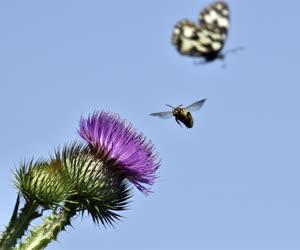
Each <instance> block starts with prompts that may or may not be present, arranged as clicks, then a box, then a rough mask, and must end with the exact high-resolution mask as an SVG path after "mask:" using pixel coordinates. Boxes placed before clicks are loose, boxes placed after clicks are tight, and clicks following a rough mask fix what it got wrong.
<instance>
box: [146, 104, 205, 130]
mask: <svg viewBox="0 0 300 250" xmlns="http://www.w3.org/2000/svg"><path fill="white" fill-rule="evenodd" d="M205 100H206V99H202V100H200V101H197V102H194V103H192V104H191V105H189V106H187V107H183V105H179V106H178V107H173V106H171V105H169V104H166V105H167V106H168V107H171V108H172V109H173V110H172V111H167V112H158V113H152V114H150V115H152V116H157V117H160V118H162V119H168V118H171V117H172V116H174V117H175V121H176V122H177V123H178V124H179V125H180V126H182V125H181V123H183V124H184V125H185V126H186V127H187V128H192V127H193V126H194V119H193V116H192V113H191V111H197V110H199V109H201V107H202V106H203V104H204V102H205Z"/></svg>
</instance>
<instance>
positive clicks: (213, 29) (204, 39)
mask: <svg viewBox="0 0 300 250" xmlns="http://www.w3.org/2000/svg"><path fill="white" fill-rule="evenodd" d="M229 26H230V10H229V6H228V4H227V3H225V2H223V1H217V2H214V3H212V4H210V5H209V6H208V7H206V8H205V9H203V10H202V11H201V13H200V15H199V25H198V24H196V23H194V22H192V21H189V20H186V19H185V20H182V21H180V22H178V23H177V24H176V25H175V27H174V31H173V35H172V43H173V45H174V46H175V47H176V49H177V50H178V52H179V53H180V54H182V55H187V56H192V57H201V58H203V59H204V62H205V63H207V62H211V61H214V60H215V59H224V54H222V53H221V50H222V49H223V47H224V44H225V41H226V39H227V36H228V30H229Z"/></svg>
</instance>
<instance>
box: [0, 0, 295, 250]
mask: <svg viewBox="0 0 300 250" xmlns="http://www.w3.org/2000/svg"><path fill="white" fill-rule="evenodd" d="M210 2H211V1H207V0H203V1H200V0H197V1H196V0H190V1H179V0H164V1H161V0H153V1H137V0H126V1H113V0H112V1H96V0H94V1H77V0H72V1H71V0H67V1H58V0H53V1H31V0H29V1H14V0H12V1H1V2H0V34H1V39H0V86H1V90H0V114H1V123H0V138H1V143H0V153H1V157H0V166H1V168H0V197H1V198H2V202H1V205H0V215H1V216H0V225H1V226H2V228H3V227H4V226H5V225H6V224H7V222H8V220H9V217H10V215H11V212H12V209H13V206H14V202H15V198H16V190H15V189H14V188H13V184H12V181H11V179H12V177H13V176H12V171H13V169H14V168H15V167H17V166H18V164H19V162H20V161H21V160H24V159H30V158H31V157H32V156H34V157H36V158H38V157H47V156H48V154H49V153H51V152H53V150H54V148H55V147H57V146H58V145H63V144H64V143H65V142H71V141H73V140H75V139H78V135H77V134H76V129H77V126H78V120H79V118H80V116H81V115H82V114H83V115H87V114H89V113H91V112H93V111H94V110H102V109H104V110H110V111H113V112H117V113H119V114H121V116H122V117H124V118H126V119H127V120H129V121H130V122H132V123H133V124H134V126H135V127H136V128H137V129H138V130H139V131H143V133H144V134H145V135H146V136H147V137H148V138H150V139H151V140H152V141H153V142H154V144H155V145H156V148H157V151H158V152H159V154H160V156H161V159H162V162H161V163H162V165H161V169H160V172H159V175H160V178H159V179H158V181H157V183H156V184H155V185H154V188H153V190H154V193H153V194H151V195H149V196H147V197H144V196H143V195H142V194H140V193H138V192H137V191H136V192H135V193H136V195H135V197H134V198H133V201H132V203H131V205H130V210H128V211H126V212H124V213H123V214H122V215H123V216H124V217H125V218H124V219H123V222H121V223H118V224H117V225H116V227H115V229H113V228H111V229H104V228H103V227H100V228H97V227H96V226H94V225H93V224H92V222H91V220H90V219H89V218H88V217H85V218H83V219H81V218H77V219H76V220H75V221H74V224H73V225H74V227H73V228H68V230H67V232H63V233H61V234H60V235H59V239H58V242H55V243H52V244H51V245H50V246H49V247H48V249H51V250H58V249H59V250H62V249H64V250H68V249H72V250H73V249H106V250H117V249H120V250H121V249H122V250H123V249H124V250H125V249H126V250H127V249H128V250H141V249H143V250H144V249H145V250H150V249H160V250H171V249H172V250H175V249H176V250H177V249H178V250H181V249H182V250H183V249H214V250H219V249H220V250H221V249H222V250H223V249H247V250H250V249H285V250H289V249H300V237H299V235H300V212H299V211H300V200H299V189H300V182H299V174H300V169H299V166H300V159H299V158H300V156H299V148H300V133H299V128H300V119H299V107H300V98H299V93H300V86H299V58H300V50H299V43H300V32H299V27H298V26H299V25H298V24H299V22H300V17H299V8H300V2H299V1H296V0H289V1H258V0H251V1H250V0H248V1H234V0H231V1H228V3H229V5H230V7H231V11H232V14H231V15H232V25H231V29H230V34H229V39H228V41H227V43H226V47H225V50H226V49H231V48H235V47H237V46H241V45H242V46H244V47H245V48H246V49H245V50H244V51H242V52H239V53H236V54H232V55H229V56H228V57H227V60H226V61H227V68H226V69H225V70H224V69H222V67H221V65H222V63H221V62H214V63H212V64H209V65H206V66H195V65H194V64H193V60H192V59H190V58H188V57H182V56H180V55H179V54H178V53H177V52H176V50H175V49H174V47H173V46H172V45H171V43H170V40H171V33H172V29H173V26H174V25H175V23H176V22H177V21H179V20H180V19H183V18H189V19H193V20H196V19H197V16H198V13H199V11H200V9H201V8H203V7H205V6H206V5H207V4H209V3H210ZM202 98H207V102H206V103H205V105H204V106H203V109H202V110H201V111H199V112H197V113H195V114H194V118H195V127H194V128H193V129H191V130H188V129H185V128H180V127H179V126H178V125H177V124H176V122H175V121H174V120H172V119H170V120H159V119H157V118H154V117H150V116H149V115H148V114H149V113H152V112H158V111H164V110H167V109H166V107H165V106H164V105H165V104H166V103H169V104H171V105H179V104H184V105H188V104H190V103H192V102H194V101H196V100H199V99H202Z"/></svg>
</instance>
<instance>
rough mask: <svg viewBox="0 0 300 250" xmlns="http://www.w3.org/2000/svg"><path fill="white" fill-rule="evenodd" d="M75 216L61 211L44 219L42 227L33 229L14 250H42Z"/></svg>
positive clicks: (67, 211) (69, 212)
mask: <svg viewBox="0 0 300 250" xmlns="http://www.w3.org/2000/svg"><path fill="white" fill-rule="evenodd" d="M73 211H74V210H73ZM75 214H76V212H72V211H70V210H62V211H61V212H60V213H59V214H52V215H50V216H49V217H47V218H45V220H44V223H43V225H41V226H39V227H36V228H35V229H33V230H32V231H31V232H30V235H29V236H28V237H27V239H26V240H25V241H24V242H23V243H22V244H21V245H20V246H19V248H16V250H42V249H44V248H45V247H46V246H47V245H48V244H49V243H50V242H51V241H53V240H56V238H57V236H58V234H59V232H61V231H63V230H65V228H66V226H68V225H70V220H71V218H72V217H73V216H74V215H75Z"/></svg>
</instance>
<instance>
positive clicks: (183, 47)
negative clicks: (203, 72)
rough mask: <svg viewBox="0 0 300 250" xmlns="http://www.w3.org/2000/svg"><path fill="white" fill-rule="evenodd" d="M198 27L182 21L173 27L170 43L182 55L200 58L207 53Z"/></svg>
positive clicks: (187, 21)
mask: <svg viewBox="0 0 300 250" xmlns="http://www.w3.org/2000/svg"><path fill="white" fill-rule="evenodd" d="M202 37H203V36H202V35H201V31H200V27H199V26H198V25H197V24H195V23H193V22H191V21H189V20H183V21H180V22H179V23H177V24H176V25H175V27H174V31H173V36H172V43H173V45H174V46H175V47H176V49H177V50H178V52H179V53H180V54H182V55H188V56H202V55H203V54H205V53H207V48H206V47H205V41H203V39H202Z"/></svg>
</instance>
